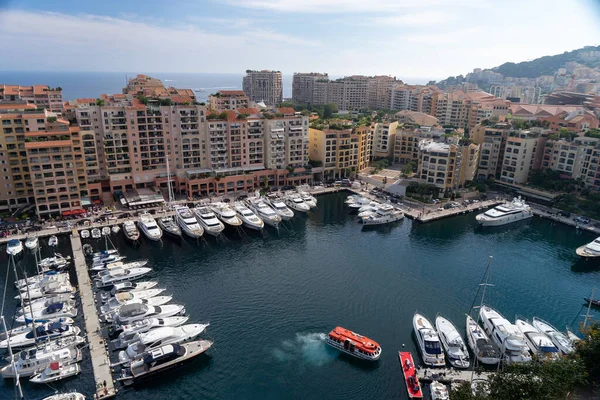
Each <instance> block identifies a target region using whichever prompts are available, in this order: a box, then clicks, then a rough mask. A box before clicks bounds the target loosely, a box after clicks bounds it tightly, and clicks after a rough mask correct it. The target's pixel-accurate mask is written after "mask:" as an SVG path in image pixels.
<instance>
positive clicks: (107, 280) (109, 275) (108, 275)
mask: <svg viewBox="0 0 600 400" xmlns="http://www.w3.org/2000/svg"><path fill="white" fill-rule="evenodd" d="M150 272H152V268H148V267H142V268H121V267H117V268H111V269H106V270H104V271H100V273H99V274H98V277H97V278H96V287H97V288H98V289H102V288H105V287H110V286H113V285H114V284H115V283H120V282H125V281H133V280H136V279H140V278H142V277H143V276H146V275H148V274H149V273H150Z"/></svg>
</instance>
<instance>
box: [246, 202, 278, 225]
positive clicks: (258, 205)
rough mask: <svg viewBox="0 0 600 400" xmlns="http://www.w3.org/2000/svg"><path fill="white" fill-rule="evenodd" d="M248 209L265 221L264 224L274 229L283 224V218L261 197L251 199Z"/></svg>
mask: <svg viewBox="0 0 600 400" xmlns="http://www.w3.org/2000/svg"><path fill="white" fill-rule="evenodd" d="M246 202H247V204H248V208H250V209H251V210H252V211H254V213H255V214H256V215H257V216H258V217H259V218H260V219H262V220H263V222H264V223H265V224H267V225H269V226H272V227H273V228H278V227H279V224H280V223H281V217H280V216H279V214H277V212H275V210H273V209H272V208H271V207H269V206H268V205H267V203H266V202H265V201H264V200H263V199H262V198H261V197H254V198H250V199H248V200H247V201H246Z"/></svg>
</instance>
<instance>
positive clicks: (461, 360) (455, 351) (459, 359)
mask: <svg viewBox="0 0 600 400" xmlns="http://www.w3.org/2000/svg"><path fill="white" fill-rule="evenodd" d="M435 329H437V331H438V334H439V336H440V340H441V341H442V345H443V347H444V350H445V351H446V357H447V359H448V362H449V363H450V364H451V365H452V366H453V367H455V368H469V365H471V363H470V362H469V350H468V349H467V346H466V345H465V341H464V340H463V338H462V336H461V335H460V333H458V329H456V326H454V324H453V323H452V322H451V321H450V320H448V319H446V318H444V317H442V316H441V315H439V314H438V316H437V317H436V318H435Z"/></svg>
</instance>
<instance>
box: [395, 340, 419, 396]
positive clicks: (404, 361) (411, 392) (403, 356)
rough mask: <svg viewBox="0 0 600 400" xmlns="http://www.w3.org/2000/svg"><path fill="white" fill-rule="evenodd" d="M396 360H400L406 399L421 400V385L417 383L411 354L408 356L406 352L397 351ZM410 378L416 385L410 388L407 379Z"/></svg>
mask: <svg viewBox="0 0 600 400" xmlns="http://www.w3.org/2000/svg"><path fill="white" fill-rule="evenodd" d="M398 359H399V360H400V369H402V374H403V375H404V383H405V384H406V391H407V392H408V397H409V398H411V399H422V398H423V390H422V389H421V383H420V382H419V380H420V378H419V377H418V376H417V372H416V370H415V363H414V361H413V358H412V354H410V352H408V351H399V352H398ZM407 366H408V368H407ZM411 376H412V377H415V378H416V385H415V386H414V387H411V386H410V380H409V378H410V377H411Z"/></svg>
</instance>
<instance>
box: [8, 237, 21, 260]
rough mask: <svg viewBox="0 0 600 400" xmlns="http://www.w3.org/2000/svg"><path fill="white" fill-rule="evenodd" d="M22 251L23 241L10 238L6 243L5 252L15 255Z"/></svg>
mask: <svg viewBox="0 0 600 400" xmlns="http://www.w3.org/2000/svg"><path fill="white" fill-rule="evenodd" d="M22 251H23V243H21V241H20V240H18V239H11V240H9V241H8V243H6V254H8V255H9V256H16V255H19V254H21V252H22Z"/></svg>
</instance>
